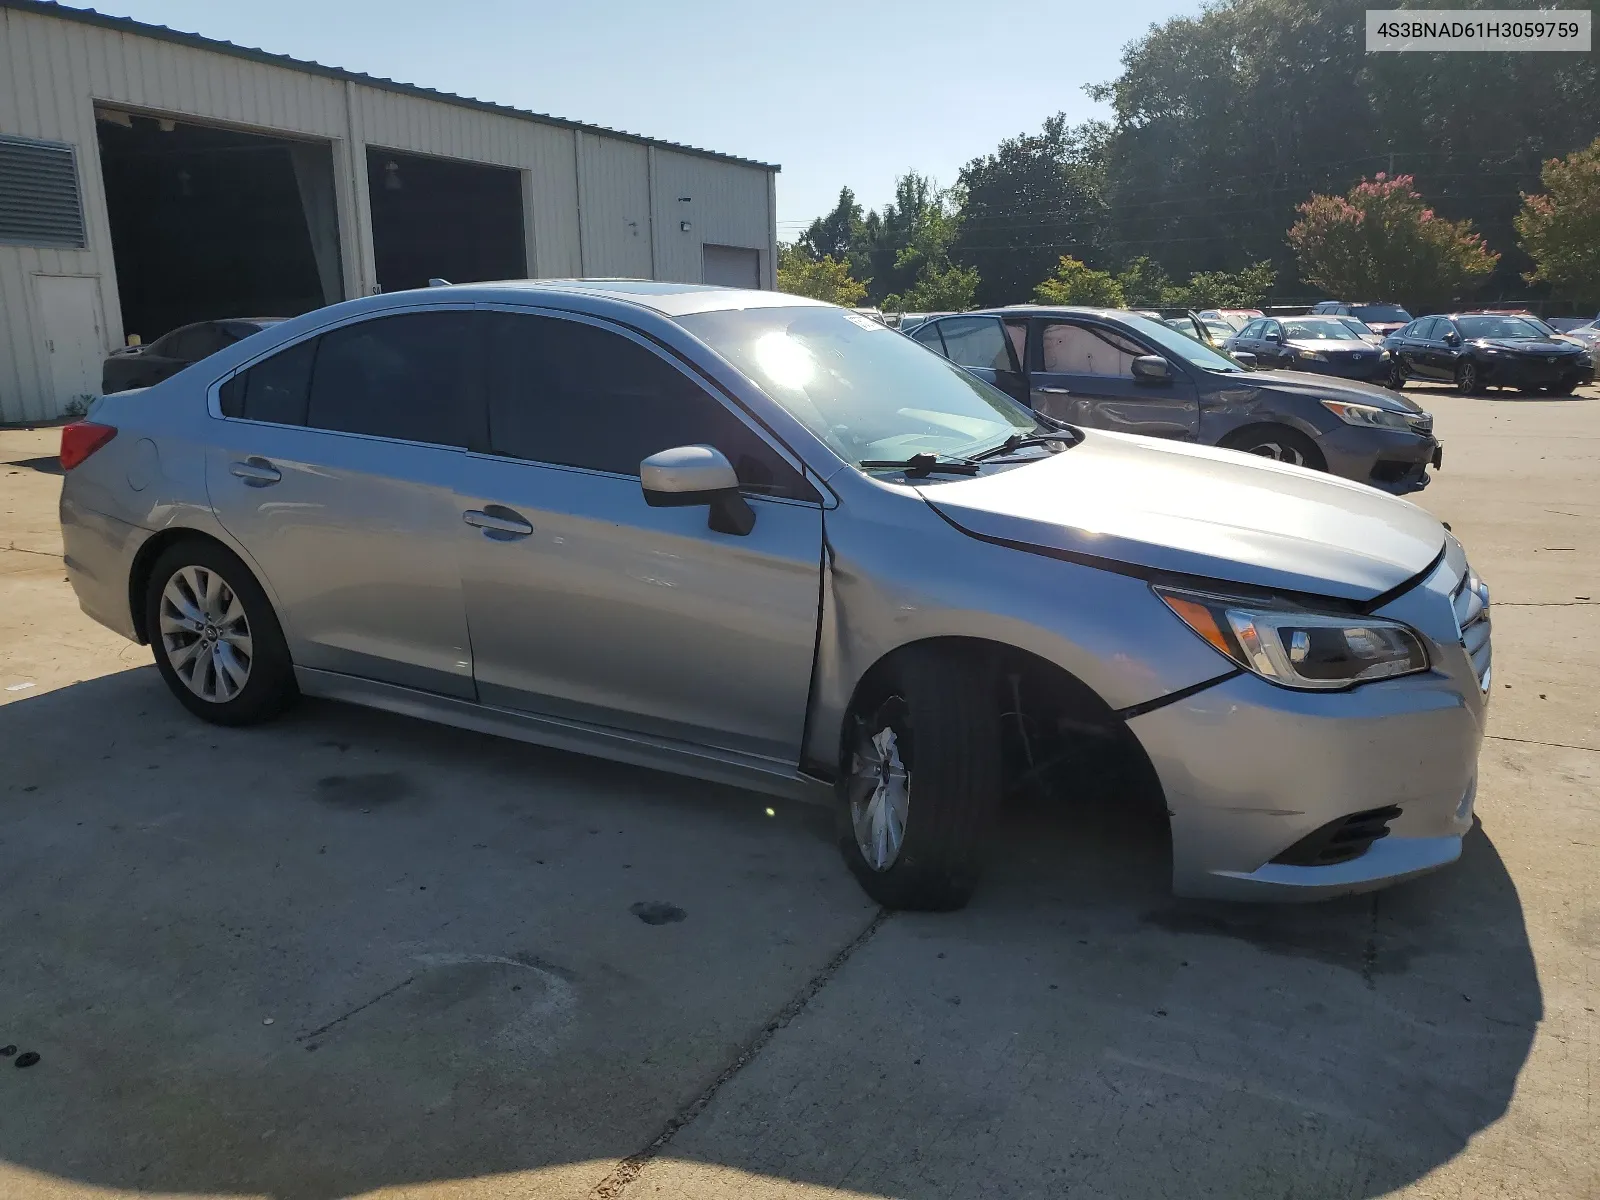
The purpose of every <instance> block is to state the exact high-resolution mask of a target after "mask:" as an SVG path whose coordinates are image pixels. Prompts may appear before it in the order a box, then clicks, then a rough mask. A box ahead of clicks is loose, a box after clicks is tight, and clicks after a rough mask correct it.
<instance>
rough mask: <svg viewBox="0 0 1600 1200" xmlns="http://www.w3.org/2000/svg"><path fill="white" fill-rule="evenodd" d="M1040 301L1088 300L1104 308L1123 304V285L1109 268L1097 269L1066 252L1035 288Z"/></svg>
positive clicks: (1074, 302)
mask: <svg viewBox="0 0 1600 1200" xmlns="http://www.w3.org/2000/svg"><path fill="white" fill-rule="evenodd" d="M1033 298H1034V299H1035V300H1037V301H1038V302H1039V303H1040V304H1088V305H1093V306H1096V307H1103V308H1122V307H1123V306H1124V303H1125V299H1124V297H1123V294H1122V285H1121V284H1120V283H1118V282H1117V280H1116V277H1115V276H1113V275H1112V274H1111V273H1110V272H1109V271H1096V270H1095V269H1094V268H1093V267H1089V266H1086V265H1084V264H1083V263H1082V262H1080V261H1078V260H1077V259H1076V258H1072V257H1071V256H1070V255H1065V254H1063V255H1062V256H1061V261H1060V262H1058V263H1056V269H1055V270H1054V271H1052V272H1051V273H1050V275H1049V276H1048V277H1047V278H1046V279H1045V280H1044V281H1043V282H1042V283H1040V284H1039V285H1038V286H1037V287H1035V288H1034V289H1033Z"/></svg>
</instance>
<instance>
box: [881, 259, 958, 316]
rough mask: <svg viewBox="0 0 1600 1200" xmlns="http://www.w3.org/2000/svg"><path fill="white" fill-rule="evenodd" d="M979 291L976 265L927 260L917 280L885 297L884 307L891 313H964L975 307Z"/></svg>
mask: <svg viewBox="0 0 1600 1200" xmlns="http://www.w3.org/2000/svg"><path fill="white" fill-rule="evenodd" d="M977 290H978V272H977V269H976V268H974V267H963V266H958V265H957V264H955V263H951V262H946V263H945V265H944V266H943V267H940V266H938V265H937V264H935V263H933V262H926V263H924V264H923V266H922V270H921V271H919V272H918V273H917V278H916V282H914V283H913V284H912V285H911V286H910V287H909V288H907V289H906V290H905V291H903V292H892V293H890V294H889V295H887V296H885V297H884V298H883V307H884V308H886V309H888V310H889V311H890V312H962V311H963V310H965V309H969V308H971V307H972V305H973V295H974V293H976V292H977Z"/></svg>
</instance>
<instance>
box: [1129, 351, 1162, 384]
mask: <svg viewBox="0 0 1600 1200" xmlns="http://www.w3.org/2000/svg"><path fill="white" fill-rule="evenodd" d="M1128 369H1129V370H1131V371H1132V372H1133V377H1134V378H1135V379H1137V380H1139V381H1140V382H1142V383H1166V382H1167V380H1169V379H1171V378H1172V364H1171V363H1169V362H1168V361H1167V360H1166V359H1164V358H1162V357H1161V355H1159V354H1141V355H1139V357H1138V358H1136V359H1134V360H1133V361H1132V362H1131V363H1129V364H1128Z"/></svg>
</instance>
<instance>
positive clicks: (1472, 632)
mask: <svg viewBox="0 0 1600 1200" xmlns="http://www.w3.org/2000/svg"><path fill="white" fill-rule="evenodd" d="M1450 606H1451V607H1452V608H1453V609H1455V614H1456V628H1457V629H1459V630H1460V631H1461V644H1462V645H1463V646H1465V647H1466V650H1467V657H1468V658H1470V659H1471V660H1472V673H1473V674H1474V675H1476V676H1477V677H1478V688H1479V689H1480V690H1481V691H1484V692H1487V691H1488V690H1489V677H1490V672H1491V670H1492V667H1493V663H1492V658H1493V656H1492V653H1491V651H1490V648H1489V588H1488V585H1487V584H1485V583H1484V582H1483V580H1481V579H1479V578H1478V576H1477V574H1476V573H1475V572H1474V571H1473V570H1472V568H1471V567H1468V568H1467V569H1466V572H1465V573H1464V574H1463V575H1462V576H1461V582H1460V583H1458V584H1457V585H1456V590H1455V591H1454V592H1452V593H1451V595H1450Z"/></svg>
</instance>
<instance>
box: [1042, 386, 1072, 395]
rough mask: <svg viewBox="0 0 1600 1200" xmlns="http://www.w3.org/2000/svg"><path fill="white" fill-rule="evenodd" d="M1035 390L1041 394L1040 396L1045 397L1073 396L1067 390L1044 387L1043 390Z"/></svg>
mask: <svg viewBox="0 0 1600 1200" xmlns="http://www.w3.org/2000/svg"><path fill="white" fill-rule="evenodd" d="M1033 390H1034V391H1036V392H1039V393H1040V394H1042V395H1045V396H1070V395H1072V393H1071V392H1069V391H1068V390H1067V389H1066V388H1047V387H1042V388H1034V389H1033Z"/></svg>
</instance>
